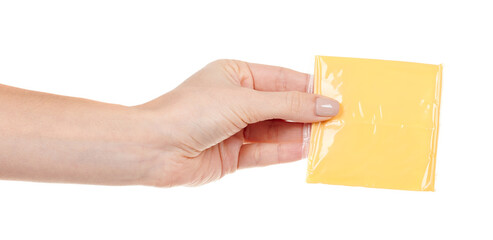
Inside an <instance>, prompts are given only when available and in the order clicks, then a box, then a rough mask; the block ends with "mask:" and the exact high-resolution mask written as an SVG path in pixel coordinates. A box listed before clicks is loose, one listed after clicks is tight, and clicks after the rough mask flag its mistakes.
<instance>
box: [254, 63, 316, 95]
mask: <svg viewBox="0 0 493 240" xmlns="http://www.w3.org/2000/svg"><path fill="white" fill-rule="evenodd" d="M246 64H247V66H248V68H249V70H250V74H251V81H252V83H251V84H252V86H251V87H252V88H253V89H255V90H260V91H272V92H278V91H299V92H305V91H306V90H307V86H308V82H309V80H310V75H309V74H306V73H301V72H298V71H294V70H291V69H288V68H283V67H277V66H269V65H263V64H257V63H246Z"/></svg>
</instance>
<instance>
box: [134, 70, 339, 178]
mask: <svg viewBox="0 0 493 240" xmlns="http://www.w3.org/2000/svg"><path fill="white" fill-rule="evenodd" d="M308 83H309V75H308V74H304V73H300V72H296V71H293V70H289V69H285V68H281V67H274V66H266V65H259V64H252V63H246V62H241V61H234V60H219V61H215V62H213V63H210V64H209V65H207V66H206V67H204V68H203V69H202V70H200V71H199V72H197V73H196V74H194V75H193V76H191V77H190V78H189V79H187V80H186V81H185V82H184V83H183V84H181V85H180V86H179V87H178V88H176V89H175V90H173V91H171V92H169V93H167V94H165V95H163V96H161V97H159V98H157V99H155V100H153V101H150V102H148V103H145V104H143V105H139V106H136V107H135V108H137V109H139V110H142V111H143V112H147V113H149V114H148V121H149V122H152V124H151V125H152V126H153V128H154V132H156V133H157V134H156V136H155V137H153V138H152V141H150V143H151V144H150V146H153V148H155V150H156V152H159V154H157V155H155V156H154V157H153V160H152V162H153V164H151V165H150V166H151V168H152V169H150V170H149V178H148V180H149V181H148V182H146V184H151V185H155V186H176V185H200V184H205V183H208V182H210V181H213V180H216V179H219V178H221V177H222V176H224V175H225V174H228V173H232V172H234V171H236V170H237V169H240V168H247V167H256V166H266V165H270V164H277V163H285V162H291V161H295V160H298V159H301V158H302V155H303V152H302V149H303V133H302V129H303V123H308V122H317V121H325V120H328V119H329V118H330V117H332V116H334V115H336V114H337V113H338V110H339V104H338V102H337V101H335V100H332V99H330V98H326V97H322V96H319V95H315V94H309V93H306V89H307V85H308ZM281 119H283V120H281ZM284 120H290V121H294V122H287V121H284ZM305 149H306V148H305Z"/></svg>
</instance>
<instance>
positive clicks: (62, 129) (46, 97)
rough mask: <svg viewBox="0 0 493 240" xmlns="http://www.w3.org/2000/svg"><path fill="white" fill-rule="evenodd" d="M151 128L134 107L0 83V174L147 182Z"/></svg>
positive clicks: (153, 152)
mask: <svg viewBox="0 0 493 240" xmlns="http://www.w3.org/2000/svg"><path fill="white" fill-rule="evenodd" d="M151 128H152V127H151V125H150V124H148V122H146V117H145V114H143V113H142V112H141V111H140V110H138V109H136V108H132V107H126V106H120V105H113V104H106V103H100V102H95V101H89V100H85V99H79V98H71V97H64V96H57V95H51V94H46V93H39V92H33V91H27V90H22V89H17V88H12V87H8V86H4V85H0V179H12V180H31V181H48V182H73V183H90V184H110V185H127V184H147V183H146V181H148V178H149V174H150V173H149V172H150V171H151V169H152V164H153V159H155V157H156V156H157V155H159V154H160V153H159V152H157V151H156V150H153V149H154V148H152V147H149V143H151V142H153V140H152V139H151V138H152V137H153V136H154V135H155V134H154V133H153V130H152V129H151Z"/></svg>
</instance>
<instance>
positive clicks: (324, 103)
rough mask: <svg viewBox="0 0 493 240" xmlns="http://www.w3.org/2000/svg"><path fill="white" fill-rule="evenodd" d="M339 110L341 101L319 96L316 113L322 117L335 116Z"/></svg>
mask: <svg viewBox="0 0 493 240" xmlns="http://www.w3.org/2000/svg"><path fill="white" fill-rule="evenodd" d="M338 112H339V103H338V102H337V101H336V100H333V99H330V98H324V97H319V98H317V100H316V109H315V114H317V116H320V117H333V116H335V115H337V113H338Z"/></svg>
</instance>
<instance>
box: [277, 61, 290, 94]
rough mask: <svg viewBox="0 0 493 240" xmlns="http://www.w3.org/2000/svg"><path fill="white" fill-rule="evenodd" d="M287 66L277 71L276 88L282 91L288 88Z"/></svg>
mask: <svg viewBox="0 0 493 240" xmlns="http://www.w3.org/2000/svg"><path fill="white" fill-rule="evenodd" d="M285 72H286V68H283V67H279V72H278V73H277V78H276V89H278V90H280V91H286V89H288V81H287V80H286V77H285V75H286V74H285Z"/></svg>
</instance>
